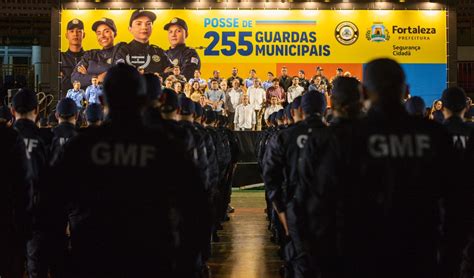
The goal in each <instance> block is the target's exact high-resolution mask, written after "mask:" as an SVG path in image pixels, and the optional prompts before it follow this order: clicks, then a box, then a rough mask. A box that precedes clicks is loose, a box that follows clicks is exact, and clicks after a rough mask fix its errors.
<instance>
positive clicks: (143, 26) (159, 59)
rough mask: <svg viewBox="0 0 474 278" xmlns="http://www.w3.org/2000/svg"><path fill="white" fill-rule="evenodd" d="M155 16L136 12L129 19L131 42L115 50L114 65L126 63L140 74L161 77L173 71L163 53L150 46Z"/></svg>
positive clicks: (151, 13) (144, 12)
mask: <svg viewBox="0 0 474 278" xmlns="http://www.w3.org/2000/svg"><path fill="white" fill-rule="evenodd" d="M155 20H156V15H155V14H154V13H153V12H150V11H143V10H136V11H134V12H133V14H132V16H131V17H130V22H129V27H128V30H129V32H130V33H131V34H132V35H133V41H131V42H130V43H128V44H126V45H123V46H121V47H119V48H118V49H117V52H116V54H115V55H114V57H113V60H114V63H115V64H117V63H126V64H128V65H130V66H134V67H135V68H137V69H138V71H140V72H141V73H154V74H157V75H159V76H161V77H163V76H165V75H167V74H169V73H170V72H172V70H173V64H172V63H171V61H170V59H169V58H168V56H166V54H165V51H164V50H163V49H162V48H160V47H159V46H156V45H153V44H150V37H151V34H152V31H153V22H154V21H155Z"/></svg>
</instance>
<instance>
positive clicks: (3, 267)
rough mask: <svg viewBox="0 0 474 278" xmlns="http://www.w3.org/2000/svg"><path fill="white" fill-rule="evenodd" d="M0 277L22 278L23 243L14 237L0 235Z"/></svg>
mask: <svg viewBox="0 0 474 278" xmlns="http://www.w3.org/2000/svg"><path fill="white" fill-rule="evenodd" d="M0 239H5V240H2V241H0V246H1V248H0V277H2V278H19V277H23V272H24V266H23V265H24V261H25V242H24V241H23V240H21V239H20V238H19V237H16V236H14V235H3V234H0Z"/></svg>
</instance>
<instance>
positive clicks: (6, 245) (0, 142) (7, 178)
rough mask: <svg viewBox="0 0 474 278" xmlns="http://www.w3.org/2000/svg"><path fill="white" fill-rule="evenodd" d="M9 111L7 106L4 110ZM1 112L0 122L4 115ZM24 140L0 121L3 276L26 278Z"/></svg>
mask: <svg viewBox="0 0 474 278" xmlns="http://www.w3.org/2000/svg"><path fill="white" fill-rule="evenodd" d="M3 108H6V106H4V107H2V110H3ZM1 114H3V113H2V111H0V119H2V118H3V117H2V116H4V115H1ZM23 141H24V140H23V138H22V137H21V136H20V135H19V134H18V132H17V131H16V130H14V129H13V128H10V127H8V126H7V125H6V124H4V123H2V122H1V121H0V157H1V159H0V176H1V177H2V182H1V183H2V186H1V187H0V223H2V224H1V226H2V228H1V229H0V242H1V243H0V244H1V246H2V248H0V276H2V277H23V268H24V266H23V263H24V256H25V254H24V250H25V246H26V239H27V238H28V237H29V236H30V235H31V230H30V225H29V224H28V222H29V221H28V220H29V218H28V217H27V214H26V209H27V203H26V200H25V196H27V189H28V188H30V186H31V184H30V182H31V175H30V173H31V172H30V167H29V163H28V160H27V157H26V149H25V144H24V142H23Z"/></svg>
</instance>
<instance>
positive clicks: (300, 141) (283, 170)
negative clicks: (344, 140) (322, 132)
mask: <svg viewBox="0 0 474 278" xmlns="http://www.w3.org/2000/svg"><path fill="white" fill-rule="evenodd" d="M324 127H325V125H324V123H323V122H322V120H321V117H318V116H310V117H308V118H307V119H305V120H304V121H302V122H299V123H297V124H294V125H292V126H290V127H288V128H285V129H281V130H280V131H279V132H278V133H276V134H275V135H274V136H272V137H271V138H270V140H269V141H268V144H267V148H266V151H265V155H264V158H263V180H264V182H265V187H266V190H267V194H268V196H269V199H270V201H272V202H273V203H274V204H275V206H276V208H277V210H278V211H279V212H284V211H286V204H287V203H288V202H290V201H291V200H292V198H293V195H294V192H295V189H296V186H297V183H298V175H297V167H296V166H297V164H298V159H299V157H300V155H301V150H302V149H303V148H304V144H305V143H306V140H307V138H308V135H309V134H310V133H313V132H314V133H316V134H318V130H319V129H321V128H324Z"/></svg>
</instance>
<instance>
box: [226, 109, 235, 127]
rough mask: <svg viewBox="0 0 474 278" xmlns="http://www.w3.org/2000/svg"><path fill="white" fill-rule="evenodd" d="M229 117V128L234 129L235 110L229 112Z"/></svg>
mask: <svg viewBox="0 0 474 278" xmlns="http://www.w3.org/2000/svg"><path fill="white" fill-rule="evenodd" d="M227 117H228V118H229V126H228V128H229V129H230V130H234V127H235V124H234V117H235V112H227Z"/></svg>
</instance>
